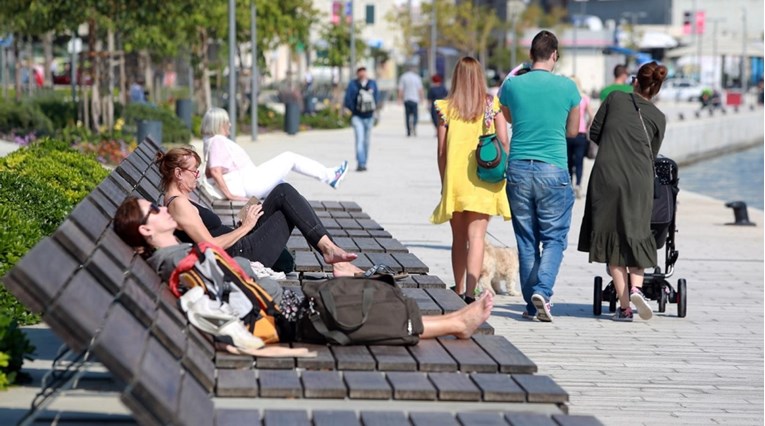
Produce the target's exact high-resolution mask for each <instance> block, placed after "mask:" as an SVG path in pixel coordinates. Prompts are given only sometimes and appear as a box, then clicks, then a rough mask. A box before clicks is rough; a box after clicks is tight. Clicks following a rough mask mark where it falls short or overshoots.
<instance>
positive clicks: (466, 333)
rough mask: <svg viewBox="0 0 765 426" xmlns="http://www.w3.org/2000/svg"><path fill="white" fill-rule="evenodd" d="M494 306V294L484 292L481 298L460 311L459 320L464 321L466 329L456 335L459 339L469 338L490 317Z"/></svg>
mask: <svg viewBox="0 0 765 426" xmlns="http://www.w3.org/2000/svg"><path fill="white" fill-rule="evenodd" d="M492 308H494V295H492V294H491V293H489V292H484V295H483V296H481V298H480V299H478V300H476V301H475V302H474V303H471V304H470V305H468V306H466V307H464V308H462V309H461V310H460V311H458V312H459V316H458V318H457V321H460V322H461V323H462V326H463V327H464V329H463V330H462V331H460V332H459V333H456V334H455V336H456V337H457V338H459V339H469V338H470V336H472V335H473V332H475V330H476V329H477V328H478V327H479V326H480V325H481V324H483V323H484V322H485V321H486V320H487V319H489V317H490V316H491V310H492Z"/></svg>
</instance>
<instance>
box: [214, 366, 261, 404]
mask: <svg viewBox="0 0 765 426" xmlns="http://www.w3.org/2000/svg"><path fill="white" fill-rule="evenodd" d="M215 396H219V397H247V398H255V397H257V396H258V379H257V378H256V377H255V371H253V370H226V369H220V370H218V382H217V383H216V385H215Z"/></svg>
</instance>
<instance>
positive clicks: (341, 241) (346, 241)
mask: <svg viewBox="0 0 765 426" xmlns="http://www.w3.org/2000/svg"><path fill="white" fill-rule="evenodd" d="M334 241H335V244H337V246H338V247H340V248H341V249H343V250H345V251H347V252H351V253H358V252H359V246H358V245H356V243H355V242H354V241H353V238H349V237H340V238H334Z"/></svg>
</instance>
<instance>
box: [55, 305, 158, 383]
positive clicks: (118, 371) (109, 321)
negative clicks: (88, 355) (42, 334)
mask: <svg viewBox="0 0 765 426" xmlns="http://www.w3.org/2000/svg"><path fill="white" fill-rule="evenodd" d="M52 328H54V327H52ZM54 329H55V328H54ZM148 338H149V331H148V329H146V327H144V326H143V325H141V324H140V323H139V322H138V320H137V319H136V318H135V317H134V316H133V315H131V314H130V313H129V312H128V311H127V310H126V309H125V308H124V307H122V305H120V304H116V305H114V306H112V309H111V310H110V311H109V315H108V316H107V318H106V321H105V322H104V323H103V327H102V329H101V332H100V333H99V334H98V337H96V339H95V341H94V343H93V353H94V354H95V355H96V357H98V360H99V361H101V362H102V363H103V364H104V366H106V367H107V368H108V369H109V371H110V372H111V373H112V374H114V375H115V376H116V377H117V378H118V379H120V380H122V381H124V382H129V381H130V380H131V379H132V378H133V376H134V374H135V373H136V371H137V370H138V365H139V364H140V362H141V354H142V353H143V348H144V346H145V345H146V342H147V341H148Z"/></svg>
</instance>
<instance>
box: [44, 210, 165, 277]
mask: <svg viewBox="0 0 765 426" xmlns="http://www.w3.org/2000/svg"><path fill="white" fill-rule="evenodd" d="M53 239H55V240H56V242H58V243H59V244H60V245H61V247H62V248H63V249H65V250H66V251H67V252H69V253H70V254H71V255H72V257H74V258H75V259H77V261H79V262H80V263H85V261H86V260H87V259H88V257H90V254H91V253H93V250H95V248H96V245H95V243H94V242H93V239H92V238H91V237H89V236H87V235H85V233H84V232H83V231H82V229H80V227H78V226H77V225H76V224H75V223H74V222H72V221H71V220H68V219H67V220H65V221H64V223H62V224H61V226H59V227H58V229H57V230H56V232H54V233H53ZM30 253H31V252H30ZM155 275H156V274H155Z"/></svg>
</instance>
